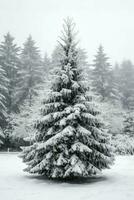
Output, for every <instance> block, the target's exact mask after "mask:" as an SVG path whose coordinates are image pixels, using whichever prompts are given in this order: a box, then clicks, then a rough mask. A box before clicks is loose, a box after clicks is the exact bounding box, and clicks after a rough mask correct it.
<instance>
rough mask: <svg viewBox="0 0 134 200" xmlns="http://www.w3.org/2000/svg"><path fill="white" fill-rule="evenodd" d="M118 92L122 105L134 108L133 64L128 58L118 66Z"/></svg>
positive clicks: (128, 108)
mask: <svg viewBox="0 0 134 200" xmlns="http://www.w3.org/2000/svg"><path fill="white" fill-rule="evenodd" d="M119 92H120V93H121V102H122V105H123V107H124V108H125V109H127V110H134V65H133V63H132V62H131V61H130V60H124V61H123V62H122V64H121V66H120V73H119Z"/></svg>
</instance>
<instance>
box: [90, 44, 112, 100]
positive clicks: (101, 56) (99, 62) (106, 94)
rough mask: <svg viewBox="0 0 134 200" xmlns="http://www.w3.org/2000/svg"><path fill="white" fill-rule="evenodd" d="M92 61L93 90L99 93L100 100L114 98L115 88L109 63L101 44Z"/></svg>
mask: <svg viewBox="0 0 134 200" xmlns="http://www.w3.org/2000/svg"><path fill="white" fill-rule="evenodd" d="M93 61H94V64H93V67H94V68H93V71H92V79H93V81H92V83H93V90H94V91H95V93H96V94H97V95H100V97H101V99H102V100H108V99H116V89H115V87H114V82H113V73H112V70H111V67H110V66H111V65H110V63H109V62H108V57H107V56H106V54H105V53H104V50H103V47H102V46H101V45H100V46H99V48H98V52H97V55H95V59H94V60H93Z"/></svg>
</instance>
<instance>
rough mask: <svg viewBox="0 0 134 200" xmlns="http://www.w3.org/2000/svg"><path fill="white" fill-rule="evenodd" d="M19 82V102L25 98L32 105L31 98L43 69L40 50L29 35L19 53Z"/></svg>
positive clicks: (40, 78)
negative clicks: (20, 65)
mask: <svg viewBox="0 0 134 200" xmlns="http://www.w3.org/2000/svg"><path fill="white" fill-rule="evenodd" d="M21 64H22V67H21V71H20V76H21V84H20V93H19V96H20V98H19V99H20V102H23V101H24V100H25V99H27V100H28V101H29V105H32V99H33V97H34V95H36V94H37V90H38V87H39V84H40V83H41V82H42V76H43V69H42V62H41V56H40V51H39V49H38V47H36V45H35V41H34V40H33V39H32V36H31V35H30V36H29V37H28V38H27V40H26V42H25V43H24V47H23V49H22V53H21Z"/></svg>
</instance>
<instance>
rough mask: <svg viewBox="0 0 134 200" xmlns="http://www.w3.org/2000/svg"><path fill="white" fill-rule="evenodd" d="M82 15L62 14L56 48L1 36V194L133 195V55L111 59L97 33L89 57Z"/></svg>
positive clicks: (20, 199) (31, 199)
mask: <svg viewBox="0 0 134 200" xmlns="http://www.w3.org/2000/svg"><path fill="white" fill-rule="evenodd" d="M0 1H3V0H0ZM19 1H20V0H19ZM34 1H36V0H34ZM39 1H41V2H40V3H42V0H39ZM58 1H60V2H61V0H58ZM90 1H91V0H89V2H90ZM30 2H31V0H30ZM65 2H66V4H65V5H67V1H66V0H65ZM69 2H70V0H69ZM69 2H68V3H69ZM78 2H79V1H78ZM85 2H86V3H87V2H88V0H86V1H85ZM89 2H88V3H89ZM95 2H97V0H95ZM104 2H106V1H105V0H103V3H104ZM34 3H35V2H34ZM75 3H76V1H75ZM79 3H80V2H79ZM79 3H78V5H83V4H84V3H83V4H79ZM86 3H85V4H86ZM0 4H1V2H0ZM76 4H77V3H76ZM120 4H121V3H120ZM120 4H119V5H120ZM3 5H4V4H3ZM16 5H17V4H16ZM18 5H20V4H18ZM54 5H55V6H56V5H59V4H56V1H55V4H54ZM65 5H64V6H63V7H64V11H65V10H66V8H65ZM87 5H88V6H89V4H87ZM111 5H112V4H111ZM28 6H29V5H28ZM72 6H73V9H74V8H77V9H78V6H76V7H75V6H74V4H72ZM20 7H21V6H20ZM40 9H41V8H40ZM53 9H54V8H53ZM56 9H57V12H58V8H55V10H56ZM77 9H76V10H77ZM79 9H80V8H79ZM81 9H82V8H81ZM96 9H97V8H96ZM20 10H21V9H20ZM35 10H36V9H35ZM37 13H38V14H39V11H38V12H37ZM105 13H107V12H106V10H105ZM34 14H35V13H34ZM31 15H32V14H31ZM79 15H80V14H79ZM16 16H17V15H16ZM98 16H99V14H98ZM133 17H134V16H133ZM33 20H34V19H33ZM77 21H78V20H76V21H75V17H73V15H72V16H68V15H65V16H64V15H63V16H62V21H59V24H58V26H59V27H60V32H59V34H58V35H56V38H57V40H56V41H55V43H53V50H52V51H51V52H50V51H49V50H48V51H47V49H46V50H44V51H43V50H42V49H41V48H40V46H39V45H38V41H36V39H35V38H34V36H33V35H34V34H32V33H29V35H27V36H26V37H25V40H23V41H22V43H21V44H20V43H19V42H18V40H17V39H16V36H15V34H12V30H11V31H10V30H9V31H7V32H5V33H4V34H3V35H0V195H1V197H2V200H9V199H13V200H39V199H43V198H45V199H46V200H54V199H55V200H61V199H62V200H63V199H65V200H66V199H70V200H75V199H77V200H88V199H91V200H102V199H103V200H108V198H109V199H115V200H133V198H134V192H133V189H132V188H133V186H134V60H133V59H132V57H131V56H130V58H129V57H128V58H125V56H124V55H122V60H121V59H119V60H117V59H115V58H112V56H111V55H112V54H109V53H108V52H110V51H109V50H108V45H106V46H107V48H105V42H104V44H103V42H102V41H99V33H98V38H95V40H96V41H98V44H97V48H96V49H94V52H95V53H94V55H93V56H92V55H89V51H88V50H86V48H85V47H84V45H83V46H82V42H81V41H82V40H84V41H86V40H87V42H88V39H87V35H86V36H85V38H82V37H80V35H81V31H82V33H83V30H80V29H79V23H78V22H77ZM48 23H49V21H48ZM84 23H86V24H88V19H86V21H85V22H84ZM93 23H94V22H93ZM131 25H132V24H131ZM87 26H89V28H88V29H90V24H88V25H87ZM96 26H97V24H96ZM112 26H114V25H112ZM132 26H133V25H132ZM56 28H57V27H56V24H53V28H52V30H51V31H54V29H56ZM48 29H49V26H48ZM106 30H107V27H105V31H106ZM45 31H46V32H47V31H50V30H47V27H46V30H45ZM51 31H50V32H51ZM92 31H93V30H91V32H92ZM31 32H32V31H31ZM105 34H107V33H105ZM111 34H112V33H111ZM50 35H51V33H50ZM38 37H40V35H39V34H38ZM89 37H91V36H90V35H89ZM92 37H93V36H92ZM44 38H45V36H44ZM127 39H128V38H126V41H127ZM128 40H129V39H128ZM45 41H47V38H45ZM52 41H53V39H52ZM112 42H113V43H114V41H112ZM107 43H108V41H107ZM109 43H110V41H109ZM44 45H45V43H44ZM113 45H114V44H113ZM131 45H132V41H131ZM88 46H89V47H90V43H89V44H88ZM115 46H116V45H115ZM91 51H93V49H91ZM124 52H125V49H124ZM123 57H124V58H123ZM126 57H127V56H126ZM30 181H31V182H30ZM38 183H39V184H38ZM8 184H9V185H10V186H9V188H8V187H7V186H6V185H8ZM74 186H75V187H74ZM23 188H24V191H22V189H23ZM51 189H53V190H51ZM74 190H75V191H74ZM77 190H78V192H77ZM113 190H114V191H115V192H113ZM5 191H6V192H5ZM17 191H18V192H17ZM15 193H16V196H14V195H15ZM108 195H109V196H108Z"/></svg>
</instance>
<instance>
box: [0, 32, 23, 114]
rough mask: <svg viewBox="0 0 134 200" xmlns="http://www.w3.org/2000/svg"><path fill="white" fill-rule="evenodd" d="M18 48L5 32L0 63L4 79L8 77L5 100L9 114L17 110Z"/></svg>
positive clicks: (0, 48)
mask: <svg viewBox="0 0 134 200" xmlns="http://www.w3.org/2000/svg"><path fill="white" fill-rule="evenodd" d="M19 50H20V49H19V47H18V46H17V45H16V44H15V43H14V38H13V37H12V36H11V35H10V33H7V34H6V35H5V36H4V41H3V42H2V43H1V45H0V64H1V66H2V68H3V69H4V71H5V73H6V74H5V76H6V79H8V86H7V90H8V91H7V95H6V102H7V109H8V113H9V114H10V113H11V112H13V111H16V110H17V105H16V99H17V96H16V92H17V87H18V82H19V76H18V71H19V67H20V66H19Z"/></svg>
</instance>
